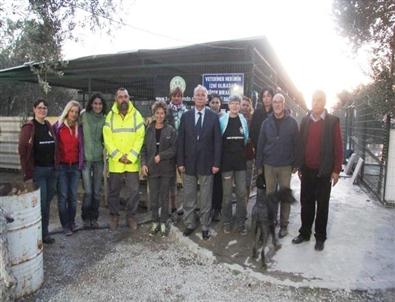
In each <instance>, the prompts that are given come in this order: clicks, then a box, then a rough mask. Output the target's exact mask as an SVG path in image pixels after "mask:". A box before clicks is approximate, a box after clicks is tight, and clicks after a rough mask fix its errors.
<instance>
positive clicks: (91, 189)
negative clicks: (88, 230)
mask: <svg viewBox="0 0 395 302" xmlns="http://www.w3.org/2000/svg"><path fill="white" fill-rule="evenodd" d="M103 168H104V164H103V162H102V161H86V162H85V166H84V169H83V170H82V182H83V185H84V199H83V202H82V214H81V217H82V220H84V221H91V220H97V219H98V218H99V206H100V190H101V187H102V181H103Z"/></svg>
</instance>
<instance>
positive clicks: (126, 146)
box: [103, 88, 145, 231]
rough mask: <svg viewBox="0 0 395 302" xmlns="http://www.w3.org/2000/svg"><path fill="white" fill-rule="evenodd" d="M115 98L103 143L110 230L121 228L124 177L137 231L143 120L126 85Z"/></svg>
mask: <svg viewBox="0 0 395 302" xmlns="http://www.w3.org/2000/svg"><path fill="white" fill-rule="evenodd" d="M115 98H116V100H115V102H114V104H113V106H112V108H111V111H110V112H109V113H108V115H107V117H106V122H105V124H104V127H103V137H104V146H105V148H106V150H107V153H108V156H109V160H108V168H109V172H110V177H109V181H108V183H109V192H108V206H109V209H110V216H111V218H110V230H112V231H113V230H116V228H117V227H118V222H119V208H120V201H119V197H120V192H121V186H122V183H123V179H124V178H125V180H126V189H127V195H126V196H127V200H126V201H127V224H128V226H129V228H131V229H132V230H136V229H137V221H136V219H135V217H134V216H135V213H136V210H137V207H138V203H139V169H140V160H139V155H140V150H141V147H142V145H143V142H144V133H145V128H144V120H143V117H142V116H141V114H140V112H138V110H137V109H136V108H135V107H134V106H133V104H132V102H131V101H130V100H129V93H128V91H127V90H126V89H125V88H119V89H118V90H117V92H116V93H115Z"/></svg>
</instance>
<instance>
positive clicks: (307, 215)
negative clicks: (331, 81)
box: [292, 90, 343, 251]
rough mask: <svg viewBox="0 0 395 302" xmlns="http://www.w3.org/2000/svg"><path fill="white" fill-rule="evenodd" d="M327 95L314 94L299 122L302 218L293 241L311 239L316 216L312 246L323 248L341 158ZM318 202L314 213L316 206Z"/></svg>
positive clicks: (340, 149) (322, 93)
mask: <svg viewBox="0 0 395 302" xmlns="http://www.w3.org/2000/svg"><path fill="white" fill-rule="evenodd" d="M325 103H326V96H325V93H324V92H323V91H321V90H317V91H316V92H314V94H313V101H312V110H311V111H310V112H309V113H308V115H307V116H305V117H304V118H303V120H302V123H301V125H300V137H299V147H298V161H297V162H298V167H299V177H300V179H301V192H300V203H301V218H302V226H301V228H300V229H299V235H298V236H297V237H295V238H294V239H293V240H292V243H294V244H299V243H302V242H303V241H308V240H310V235H311V228H312V225H313V222H314V216H315V234H314V235H315V238H316V244H315V247H314V248H315V250H317V251H322V250H323V249H324V242H325V240H326V225H327V222H328V210H329V197H330V193H331V186H332V185H333V186H334V185H336V183H337V182H338V180H339V173H340V171H341V165H342V162H343V146H342V138H341V133H340V123H339V119H338V118H337V117H335V116H333V115H331V114H329V113H328V112H327V111H326V109H325ZM316 203H317V214H316V215H315V208H316Z"/></svg>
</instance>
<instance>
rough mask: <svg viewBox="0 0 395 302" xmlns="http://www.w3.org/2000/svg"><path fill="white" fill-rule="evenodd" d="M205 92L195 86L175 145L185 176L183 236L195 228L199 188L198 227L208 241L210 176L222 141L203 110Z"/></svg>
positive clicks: (214, 118) (208, 112)
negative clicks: (191, 107) (184, 227)
mask: <svg viewBox="0 0 395 302" xmlns="http://www.w3.org/2000/svg"><path fill="white" fill-rule="evenodd" d="M207 95H208V92H207V89H206V88H205V87H204V86H202V85H198V86H197V87H196V88H195V89H194V92H193V100H194V102H195V108H194V109H192V110H190V111H187V112H185V113H184V114H183V115H182V117H181V123H180V128H179V129H178V141H177V145H178V147H177V165H178V169H179V171H180V172H181V173H185V176H184V224H185V226H186V229H185V231H184V236H188V235H190V234H192V233H193V231H194V230H195V229H196V227H197V225H196V222H197V217H196V211H195V210H196V205H197V184H198V183H199V185H200V202H199V204H200V223H201V225H202V237H203V239H204V240H207V239H209V238H210V234H209V224H210V210H211V199H212V189H213V175H214V174H216V173H218V171H219V166H220V162H221V145H222V138H221V132H220V127H219V120H218V116H217V115H216V114H215V113H214V112H212V111H211V110H210V109H208V108H205V105H206V103H207Z"/></svg>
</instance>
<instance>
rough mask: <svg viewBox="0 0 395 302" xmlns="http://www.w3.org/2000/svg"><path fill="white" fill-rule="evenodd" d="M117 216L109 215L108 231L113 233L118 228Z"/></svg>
mask: <svg viewBox="0 0 395 302" xmlns="http://www.w3.org/2000/svg"><path fill="white" fill-rule="evenodd" d="M118 222H119V216H118V215H111V216H110V224H109V227H110V231H115V230H116V229H117V228H118Z"/></svg>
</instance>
